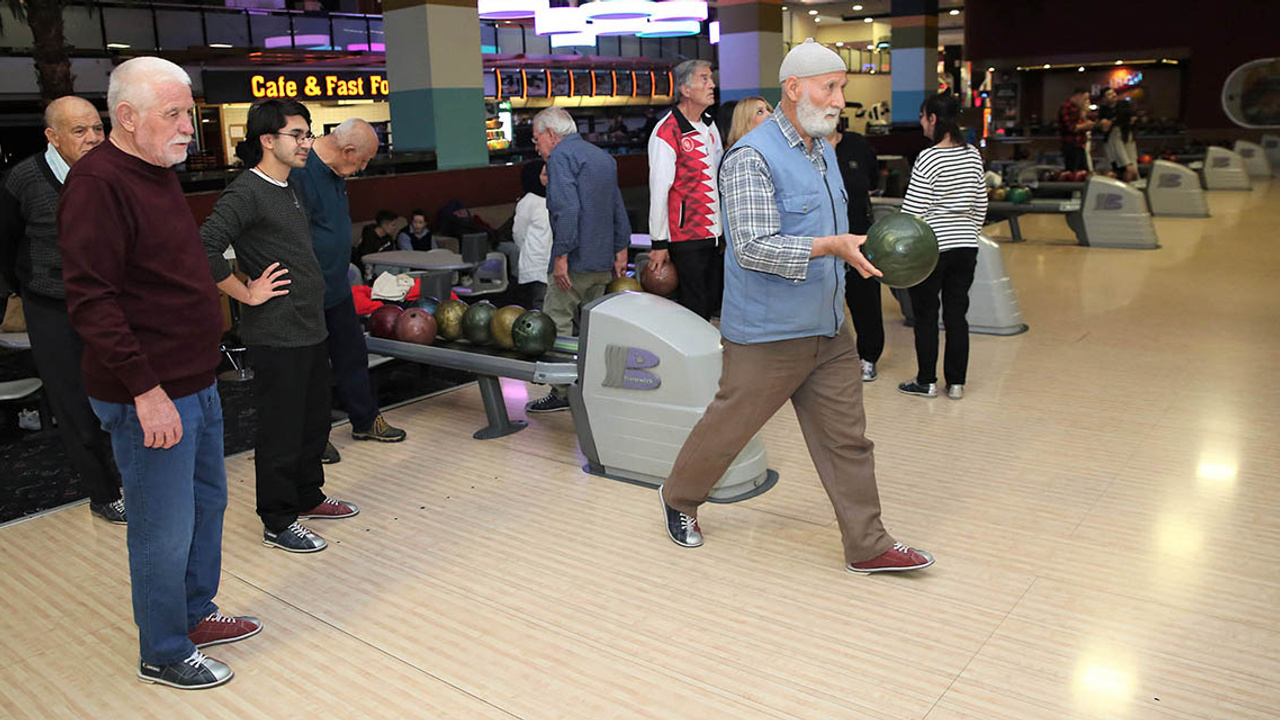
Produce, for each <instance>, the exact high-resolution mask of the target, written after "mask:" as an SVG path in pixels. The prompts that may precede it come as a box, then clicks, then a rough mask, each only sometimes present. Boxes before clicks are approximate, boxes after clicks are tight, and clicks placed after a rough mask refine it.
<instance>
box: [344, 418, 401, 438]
mask: <svg viewBox="0 0 1280 720" xmlns="http://www.w3.org/2000/svg"><path fill="white" fill-rule="evenodd" d="M351 437H353V438H355V439H356V440H377V441H378V442H400V441H401V440H404V438H405V432H404V431H403V430H401V429H400V428H398V427H392V426H391V424H390V423H388V422H387V421H386V420H384V419H383V417H382V416H381V415H379V416H378V417H376V418H374V419H373V425H371V426H370V427H369V428H368V429H367V430H357V429H356V428H355V426H354V425H353V426H351Z"/></svg>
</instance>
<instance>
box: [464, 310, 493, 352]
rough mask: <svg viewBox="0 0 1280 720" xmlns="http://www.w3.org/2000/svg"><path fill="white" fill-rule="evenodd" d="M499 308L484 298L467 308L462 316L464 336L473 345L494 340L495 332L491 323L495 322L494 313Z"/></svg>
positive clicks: (484, 343)
mask: <svg viewBox="0 0 1280 720" xmlns="http://www.w3.org/2000/svg"><path fill="white" fill-rule="evenodd" d="M497 311H498V308H496V307H494V306H493V303H491V302H489V301H488V300H482V301H480V302H478V303H476V304H475V305H472V306H471V307H469V308H467V312H466V313H465V314H464V315H463V316H462V337H464V338H466V339H467V341H468V342H470V343H471V344H473V345H488V344H490V343H492V342H493V333H492V332H490V331H489V325H490V324H491V323H492V322H493V314H494V313H496V312H497Z"/></svg>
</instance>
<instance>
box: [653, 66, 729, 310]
mask: <svg viewBox="0 0 1280 720" xmlns="http://www.w3.org/2000/svg"><path fill="white" fill-rule="evenodd" d="M674 76H675V77H674V81H675V82H674V84H675V88H676V94H677V96H678V97H679V98H680V100H679V102H678V103H677V104H676V106H675V108H673V109H672V110H671V112H670V113H668V114H667V116H666V117H664V118H662V120H661V121H660V122H659V123H658V125H657V127H655V128H654V129H653V134H652V135H650V136H649V237H650V239H651V240H652V241H653V250H652V252H650V254H649V262H651V263H656V267H661V266H662V265H664V264H666V263H668V262H671V263H674V264H675V268H676V275H677V278H678V279H679V286H678V288H677V290H676V297H675V300H676V301H677V302H679V303H680V304H681V305H684V306H685V307H687V308H689V309H690V310H692V311H694V312H696V313H698V314H699V315H701V316H702V317H703V318H705V319H708V320H709V319H711V315H712V313H713V312H714V311H715V310H716V308H717V307H718V306H719V304H720V294H721V292H722V291H723V287H724V259H723V257H722V256H721V254H720V251H719V249H718V247H717V246H718V245H719V244H720V236H721V235H722V234H723V230H722V229H721V220H720V189H719V186H718V184H717V180H716V175H717V174H718V173H719V171H720V158H721V156H723V155H724V143H723V142H722V141H721V139H720V133H719V131H717V130H716V126H715V123H714V122H712V120H711V118H710V116H708V115H706V112H707V109H708V108H710V107H711V106H712V105H713V104H714V103H715V88H716V83H715V81H714V80H713V79H712V78H711V64H710V63H708V62H707V61H705V60H686V61H685V62H683V63H680V64H679V65H677V66H676V69H675V72H674Z"/></svg>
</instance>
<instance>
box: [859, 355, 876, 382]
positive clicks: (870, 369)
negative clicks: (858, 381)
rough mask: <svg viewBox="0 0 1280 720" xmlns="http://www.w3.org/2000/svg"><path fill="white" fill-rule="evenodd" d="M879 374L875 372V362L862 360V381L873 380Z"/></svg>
mask: <svg viewBox="0 0 1280 720" xmlns="http://www.w3.org/2000/svg"><path fill="white" fill-rule="evenodd" d="M878 377H880V374H879V373H877V372H876V364H875V363H873V362H871V361H870V360H863V361H862V382H875V380H876V378H878Z"/></svg>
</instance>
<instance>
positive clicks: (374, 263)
mask: <svg viewBox="0 0 1280 720" xmlns="http://www.w3.org/2000/svg"><path fill="white" fill-rule="evenodd" d="M432 252H434V251H431V250H388V251H387V252H378V253H369V254H368V255H365V256H364V258H362V260H363V261H364V264H365V267H368V268H369V269H370V270H371V271H373V274H374V275H377V271H376V269H377V268H380V267H383V268H405V269H408V270H448V271H450V272H452V271H464V270H471V269H473V268H475V266H476V263H470V262H466V261H464V260H462V258H461V256H459V255H453V254H451V255H449V256H444V255H439V254H437V255H431V253H432Z"/></svg>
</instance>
